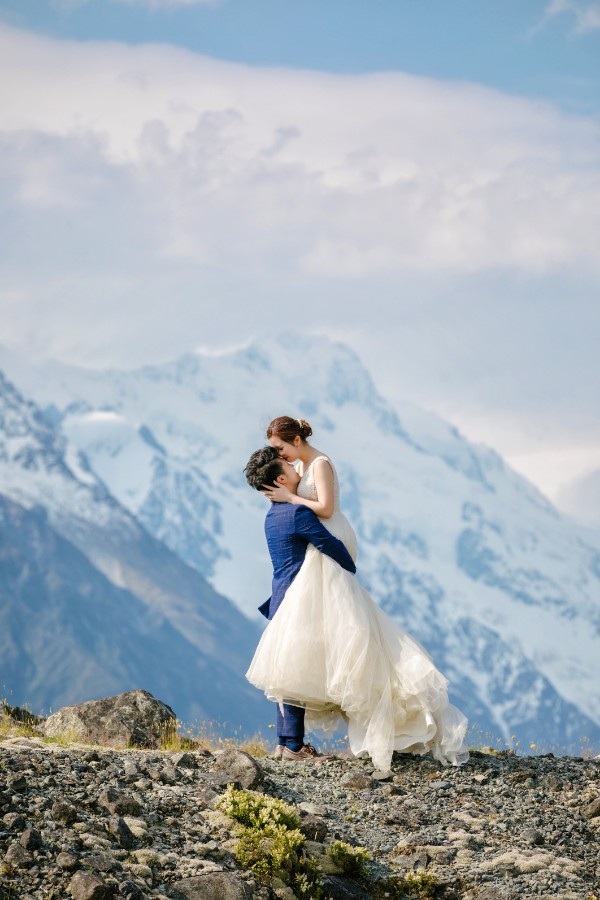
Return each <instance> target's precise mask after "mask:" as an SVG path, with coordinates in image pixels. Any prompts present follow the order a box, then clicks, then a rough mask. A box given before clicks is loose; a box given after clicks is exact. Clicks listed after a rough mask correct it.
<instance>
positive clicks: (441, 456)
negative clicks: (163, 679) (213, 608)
mask: <svg viewBox="0 0 600 900" xmlns="http://www.w3.org/2000/svg"><path fill="white" fill-rule="evenodd" d="M27 377H28V378H29V382H28V385H29V388H30V390H31V392H32V394H33V395H34V396H35V397H36V399H38V401H39V402H40V403H42V404H44V405H45V406H46V407H47V408H48V410H49V411H51V412H52V414H53V415H55V416H56V417H57V418H60V419H61V421H62V427H63V431H64V434H65V435H66V436H67V437H68V440H69V444H70V445H71V446H74V447H76V448H77V449H78V450H80V451H81V452H82V453H83V454H84V455H85V457H86V458H87V459H88V461H89V464H90V466H91V468H92V469H93V470H94V471H95V472H96V473H97V474H98V475H99V476H100V477H101V478H102V480H103V482H105V483H106V484H107V485H108V486H109V487H110V490H111V492H112V493H114V494H115V496H117V497H118V499H119V500H120V501H121V503H122V504H123V505H125V506H127V507H128V508H129V509H130V510H131V512H132V513H134V514H135V515H136V516H139V517H140V518H141V519H142V520H143V521H144V524H145V526H146V528H147V529H148V530H149V531H151V532H152V533H153V534H154V535H155V536H158V537H160V538H161V540H164V541H165V542H167V543H168V544H169V546H170V547H171V548H172V549H173V551H174V552H175V553H177V554H178V555H180V556H181V557H182V558H183V559H185V560H186V561H187V562H188V563H189V564H191V565H193V566H195V567H196V568H197V569H198V570H199V571H202V572H203V573H204V574H205V575H206V576H207V577H210V578H211V581H212V583H213V584H214V585H215V586H216V587H217V588H218V589H219V590H221V591H222V592H223V593H225V594H226V595H227V596H230V597H232V598H233V599H234V600H235V601H236V602H237V604H238V605H239V606H240V608H242V609H243V610H244V611H246V612H247V613H251V612H252V610H254V609H255V608H256V606H258V604H259V603H260V602H262V600H263V599H264V598H265V597H266V596H268V591H269V578H270V568H269V563H268V558H267V555H266V548H265V546H264V536H263V533H262V519H263V516H264V513H265V511H266V507H265V501H264V499H263V498H262V497H260V496H259V495H258V494H256V493H253V492H252V491H250V490H249V488H248V487H247V486H246V484H245V481H244V478H243V474H242V469H243V466H244V464H245V462H246V460H247V458H248V456H249V454H250V452H251V451H252V450H254V449H255V448H256V447H257V446H260V445H261V444H262V443H263V442H264V439H263V437H262V435H263V434H264V428H265V426H266V424H267V423H268V422H269V421H270V419H271V418H272V417H273V416H275V415H279V414H282V413H286V414H292V415H302V416H304V417H306V418H308V419H309V421H310V422H311V424H312V425H313V429H314V433H315V434H314V444H315V445H316V446H317V447H318V448H319V449H321V450H322V451H324V452H327V453H329V454H330V455H331V456H332V458H333V459H334V461H335V463H336V465H337V468H338V472H339V474H340V481H341V485H342V505H343V507H344V509H345V511H346V512H347V514H348V515H349V517H350V519H351V520H352V522H353V524H354V526H355V528H356V530H357V533H358V536H359V547H360V555H359V577H360V578H361V579H362V580H363V582H364V583H365V584H366V585H367V586H368V588H369V589H370V590H371V592H372V594H373V596H374V597H375V599H376V600H377V601H378V602H379V603H381V604H382V606H383V607H384V608H385V609H386V610H387V611H388V612H389V613H390V614H391V615H393V616H394V618H396V619H397V620H398V621H399V622H400V623H401V624H402V625H403V626H404V627H406V628H407V630H409V631H410V632H411V633H412V634H414V635H415V636H416V637H417V638H418V639H420V640H421V641H422V642H423V643H424V644H425V645H426V646H427V648H428V649H429V650H430V651H431V652H432V653H433V655H434V656H435V658H436V661H437V662H438V663H439V665H440V668H442V670H443V671H445V672H446V673H447V674H448V675H449V676H450V677H451V680H452V695H453V699H454V700H455V702H456V703H457V704H458V705H459V706H461V707H462V708H463V709H465V711H466V712H467V713H468V714H469V715H470V716H471V718H472V719H474V720H475V721H477V723H478V724H479V725H480V726H481V727H482V728H483V729H484V730H485V729H491V730H493V731H495V732H496V733H501V734H503V735H504V736H505V737H509V736H510V735H513V734H517V735H518V737H519V739H520V740H521V741H522V742H524V741H527V742H529V741H535V742H546V743H552V744H554V743H561V744H564V743H569V742H570V741H577V740H581V739H582V738H583V737H584V736H587V737H589V738H593V739H595V740H597V741H600V664H599V662H598V660H599V659H600V654H599V652H598V650H599V635H600V554H599V552H598V548H597V547H596V546H594V545H593V544H592V543H591V542H590V537H589V532H585V531H584V530H583V529H579V528H578V527H577V525H576V524H575V523H573V522H572V521H570V520H569V519H567V518H565V517H563V516H562V515H561V514H560V513H559V512H558V511H557V510H556V509H555V508H554V507H553V506H552V505H551V504H550V503H549V502H548V501H547V500H546V499H545V498H544V497H543V496H542V495H541V494H540V493H539V492H538V491H537V490H536V489H535V488H534V487H533V486H532V485H531V484H529V483H528V482H527V481H526V480H525V479H524V478H522V477H521V476H519V475H517V474H516V473H515V472H513V471H512V470H511V469H510V468H509V467H507V466H506V464H505V463H504V462H503V460H502V459H501V458H500V457H499V456H498V455H497V454H496V453H495V452H494V451H492V450H489V449H488V448H485V447H481V446H475V445H472V444H470V443H469V442H468V441H467V440H465V439H464V438H463V437H462V436H461V435H460V434H459V433H458V432H457V431H456V429H454V428H452V427H451V426H449V425H448V424H447V423H445V422H443V421H442V420H440V419H439V418H438V417H436V416H434V415H432V414H430V413H427V412H425V411H424V410H421V409H418V408H416V407H414V406H412V405H410V404H402V405H399V406H397V407H395V408H393V407H392V406H391V405H390V404H388V403H387V402H386V401H385V399H384V398H383V397H382V396H381V395H380V394H379V393H378V391H377V389H376V387H375V385H374V384H373V382H372V379H371V378H370V376H369V373H368V372H367V371H366V370H365V369H364V367H363V366H362V364H361V363H360V360H359V359H358V358H357V357H356V355H355V354H354V353H353V352H352V351H351V350H349V349H348V348H347V347H344V346H343V345H340V344H334V343H331V342H330V341H328V340H325V339H317V338H310V339H309V338H299V337H297V336H294V335H287V336H284V337H282V338H281V339H280V340H279V341H271V342H269V343H263V344H261V343H254V344H251V345H249V346H248V347H246V348H243V349H240V350H236V351H232V352H230V353H224V354H222V355H208V354H201V353H196V354H188V355H187V356H185V357H183V358H181V359H180V360H177V361H174V362H172V363H168V364H164V365H160V366H148V367H145V368H142V369H139V370H136V371H132V372H120V371H103V372H89V371H84V370H78V369H73V368H69V367H65V366H60V365H56V364H52V365H49V366H47V367H45V368H44V369H43V371H42V372H39V371H38V372H33V371H32V372H31V373H30V374H29V375H28V376H27Z"/></svg>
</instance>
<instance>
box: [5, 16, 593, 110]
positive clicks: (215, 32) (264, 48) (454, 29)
mask: <svg viewBox="0 0 600 900" xmlns="http://www.w3.org/2000/svg"><path fill="white" fill-rule="evenodd" d="M554 7H555V9H554V11H552V9H553V4H551V3H549V2H547V0H525V2H524V0H453V2H449V0H425V2H419V0H375V2H367V0H302V2H293V0H222V2H215V3H192V2H190V3H189V5H186V4H185V3H181V4H179V3H177V2H176V0H175V2H168V0H165V2H164V3H161V2H160V0H156V2H154V3H152V2H150V0H147V2H144V0H138V2H129V3H127V2H125V0H121V2H118V0H112V2H111V0H87V2H80V0H55V2H51V0H27V2H26V3H23V0H2V2H0V13H1V15H2V17H3V18H4V20H5V21H7V22H10V23H12V24H14V25H17V26H19V27H22V28H29V29H34V30H38V31H40V32H43V33H45V34H48V35H54V36H57V37H68V38H73V39H76V40H88V39H97V40H119V41H127V42H130V43H144V42H167V43H173V44H176V45H177V46H180V47H186V48H188V49H190V50H192V51H194V52H197V53H204V54H207V55H209V56H214V57H217V58H219V59H224V60H230V61H236V62H244V63H248V64H249V65H267V66H286V67H288V66H292V67H299V68H309V69H317V70H321V71H329V72H346V73H361V72H382V71H397V70H400V71H405V72H410V73H412V74H415V75H424V76H429V77H431V78H439V79H456V80H466V81H474V82H477V83H480V84H484V85H488V86H491V87H498V88H500V89H503V90H507V91H510V92H515V93H518V94H523V95H525V96H537V97H546V98H551V99H553V100H555V101H558V102H560V103H564V104H565V105H566V106H572V107H575V108H579V109H582V108H583V109H585V108H589V109H596V110H597V109H598V107H599V103H600V97H599V91H598V87H599V78H600V39H599V34H600V28H599V27H598V26H597V25H596V26H594V22H595V21H596V20H595V18H594V16H593V15H589V12H590V11H591V13H592V14H593V11H594V9H595V8H596V10H598V9H600V7H598V4H594V3H585V2H584V3H572V4H570V3H566V2H565V3H556V4H554ZM586 11H588V17H589V22H588V23H587V24H586V21H585V19H582V14H583V13H585V12H586ZM597 16H598V17H600V13H598V12H597Z"/></svg>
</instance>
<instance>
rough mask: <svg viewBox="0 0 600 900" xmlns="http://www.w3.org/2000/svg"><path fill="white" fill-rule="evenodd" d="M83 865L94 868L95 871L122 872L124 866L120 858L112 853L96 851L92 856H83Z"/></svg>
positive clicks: (81, 861)
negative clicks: (116, 857)
mask: <svg viewBox="0 0 600 900" xmlns="http://www.w3.org/2000/svg"><path fill="white" fill-rule="evenodd" d="M80 863H81V865H82V866H83V867H84V868H86V869H92V870H93V871H94V872H103V873H105V874H108V873H110V872H120V871H121V869H122V868H123V866H122V865H121V863H120V862H119V860H118V859H115V857H114V856H111V854H110V853H94V854H92V855H91V856H82V857H81V859H80Z"/></svg>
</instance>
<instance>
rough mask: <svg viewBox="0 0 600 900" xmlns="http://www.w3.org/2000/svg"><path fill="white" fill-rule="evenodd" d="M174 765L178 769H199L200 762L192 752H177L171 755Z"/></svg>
mask: <svg viewBox="0 0 600 900" xmlns="http://www.w3.org/2000/svg"><path fill="white" fill-rule="evenodd" d="M171 760H172V762H173V765H174V766H176V767H177V768H178V769H197V768H198V763H197V761H196V758H195V756H194V755H193V754H192V753H176V754H175V755H174V756H172V757H171Z"/></svg>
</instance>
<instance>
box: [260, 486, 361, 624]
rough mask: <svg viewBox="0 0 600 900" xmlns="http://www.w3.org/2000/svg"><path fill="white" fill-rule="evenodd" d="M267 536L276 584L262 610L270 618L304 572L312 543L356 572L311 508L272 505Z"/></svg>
mask: <svg viewBox="0 0 600 900" xmlns="http://www.w3.org/2000/svg"><path fill="white" fill-rule="evenodd" d="M265 535H266V537H267V544H268V547H269V553H270V555H271V562H272V563H273V585H272V587H271V591H272V593H271V596H270V597H269V599H268V600H267V601H266V602H265V603H263V604H262V606H259V607H258V608H259V611H260V612H261V613H262V614H263V616H266V617H267V619H272V618H273V616H274V615H275V613H276V612H277V610H278V608H279V604H280V603H281V601H282V600H283V598H284V596H285V592H286V591H287V589H288V588H289V586H290V584H291V583H292V581H293V580H294V578H295V577H296V575H297V574H298V572H299V571H300V567H301V566H302V563H303V562H304V556H305V554H306V547H307V545H308V544H314V546H315V547H316V548H317V550H320V551H321V553H324V554H325V555H326V556H330V557H331V558H332V559H334V560H335V561H336V562H337V563H339V564H340V566H341V567H342V568H343V569H346V570H347V571H348V572H352V574H354V573H355V572H356V566H355V565H354V563H353V561H352V557H351V556H350V554H349V553H348V551H347V550H346V548H345V546H344V544H342V542H341V541H340V540H338V539H337V538H335V537H334V536H333V535H332V534H330V532H329V531H327V529H326V528H325V526H324V525H322V524H321V522H320V521H319V519H318V518H317V516H316V515H315V513H314V512H313V511H312V509H309V508H308V506H304V505H303V504H298V505H296V504H293V503H272V504H271V508H270V509H269V511H268V513H267V517H266V519H265Z"/></svg>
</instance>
